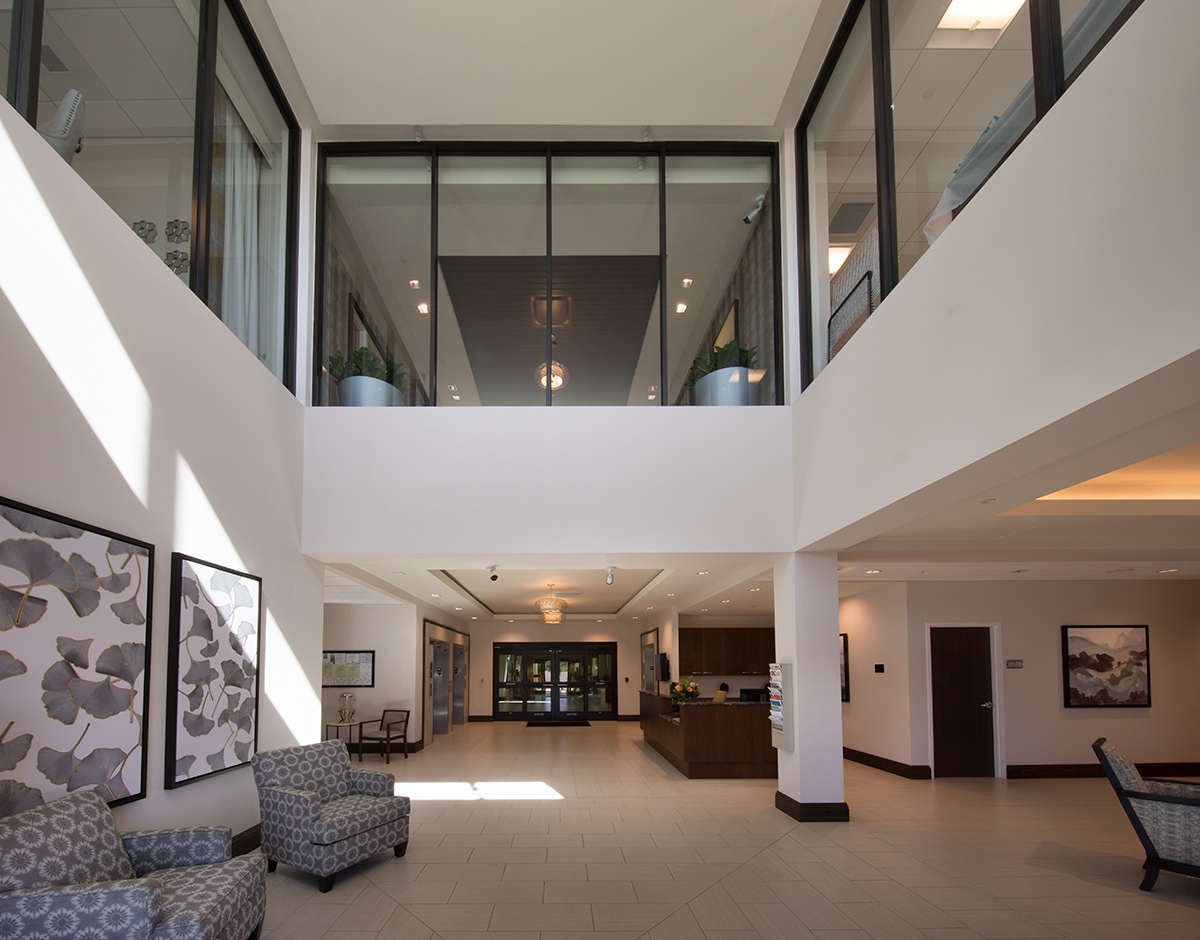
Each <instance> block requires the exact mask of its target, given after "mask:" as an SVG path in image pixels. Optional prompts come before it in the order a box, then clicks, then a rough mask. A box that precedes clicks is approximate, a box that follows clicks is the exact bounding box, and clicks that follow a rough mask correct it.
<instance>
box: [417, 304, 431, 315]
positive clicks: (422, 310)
mask: <svg viewBox="0 0 1200 940" xmlns="http://www.w3.org/2000/svg"><path fill="white" fill-rule="evenodd" d="M417 313H419V314H421V316H428V315H429V304H417Z"/></svg>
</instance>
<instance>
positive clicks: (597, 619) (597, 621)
mask: <svg viewBox="0 0 1200 940" xmlns="http://www.w3.org/2000/svg"><path fill="white" fill-rule="evenodd" d="M596 623H604V621H603V620H601V619H600V618H599V617H597V618H596Z"/></svg>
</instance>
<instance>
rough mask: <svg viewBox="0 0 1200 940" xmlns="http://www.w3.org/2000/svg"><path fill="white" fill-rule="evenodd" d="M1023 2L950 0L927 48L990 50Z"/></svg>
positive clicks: (1014, 0) (1015, 0)
mask: <svg viewBox="0 0 1200 940" xmlns="http://www.w3.org/2000/svg"><path fill="white" fill-rule="evenodd" d="M1024 3H1025V0H951V3H950V5H949V6H948V7H947V8H946V12H945V14H944V15H943V16H942V19H941V22H939V23H938V25H937V29H935V30H934V31H933V35H932V36H930V37H929V42H928V43H926V48H930V49H991V48H992V47H993V46H995V45H996V42H997V40H999V39H1000V37H1001V36H1002V35H1003V34H1004V31H1005V30H1006V29H1007V28H1008V24H1009V23H1011V22H1012V20H1013V17H1015V16H1016V15H1017V12H1018V11H1019V10H1020V9H1021V7H1022V6H1023V5H1024Z"/></svg>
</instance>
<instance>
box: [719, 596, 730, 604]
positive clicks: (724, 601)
mask: <svg viewBox="0 0 1200 940" xmlns="http://www.w3.org/2000/svg"><path fill="white" fill-rule="evenodd" d="M721 603H722V604H728V603H729V598H728V597H727V598H725V600H723V601H721Z"/></svg>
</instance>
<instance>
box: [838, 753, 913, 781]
mask: <svg viewBox="0 0 1200 940" xmlns="http://www.w3.org/2000/svg"><path fill="white" fill-rule="evenodd" d="M842 757H844V758H846V760H852V761H854V763H856V764H866V765H867V766H868V767H874V768H875V769H876V770H883V771H886V772H887V773H889V774H895V775H896V776H897V777H907V778H908V779H909V780H932V779H933V771H932V770H930V769H929V768H928V767H926V766H924V765H922V764H918V765H917V766H915V767H914V766H913V765H911V764H902V763H900V761H898V760H891V759H889V758H887V757H876V756H875V755H874V754H868V753H867V752H866V751H856V750H854V748H852V747H844V748H842Z"/></svg>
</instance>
